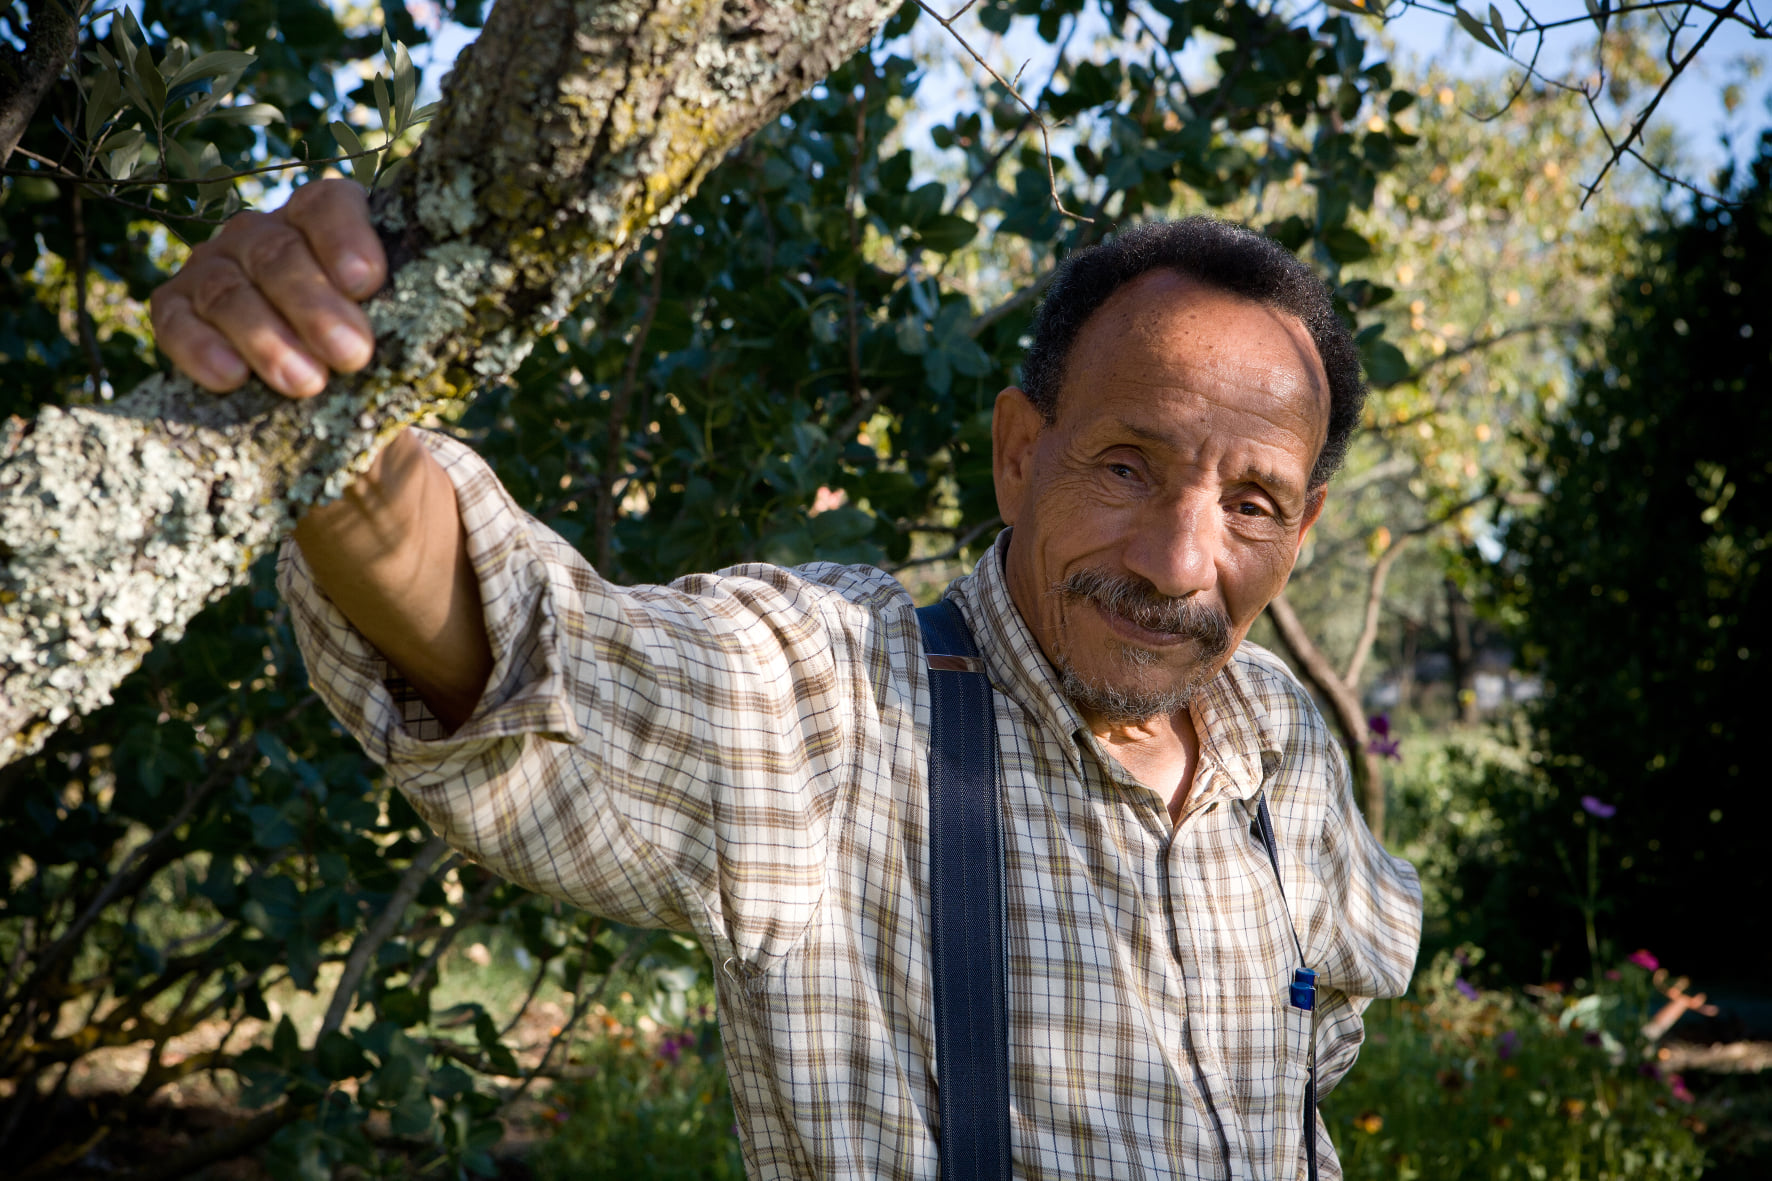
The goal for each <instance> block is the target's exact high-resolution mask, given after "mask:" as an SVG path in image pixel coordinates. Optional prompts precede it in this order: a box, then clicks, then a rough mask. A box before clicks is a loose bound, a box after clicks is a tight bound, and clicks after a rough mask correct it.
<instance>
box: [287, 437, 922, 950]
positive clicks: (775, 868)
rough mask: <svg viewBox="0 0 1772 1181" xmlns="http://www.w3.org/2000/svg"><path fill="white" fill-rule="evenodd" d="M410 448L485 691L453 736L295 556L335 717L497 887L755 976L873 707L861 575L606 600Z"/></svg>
mask: <svg viewBox="0 0 1772 1181" xmlns="http://www.w3.org/2000/svg"><path fill="white" fill-rule="evenodd" d="M421 438H422V439H423V441H424V444H425V446H426V448H427V449H428V450H429V451H430V452H431V454H432V455H433V456H434V457H435V458H436V459H437V460H438V461H439V462H440V463H441V464H442V465H443V467H444V468H445V470H446V471H447V472H448V474H449V476H450V479H451V481H452V482H453V483H454V485H455V488H456V497H457V502H458V504H459V507H460V511H461V514H462V518H463V521H464V524H465V526H466V530H467V539H468V554H469V557H470V560H471V561H472V563H473V567H474V571H475V574H476V576H477V577H478V579H479V584H480V591H481V596H482V601H483V604H484V612H485V622H486V631H487V636H488V638H489V640H490V642H491V646H492V653H493V659H494V664H493V670H492V673H491V676H490V678H489V679H488V682H487V687H486V690H485V692H484V695H483V697H482V699H481V701H480V702H479V704H478V705H477V706H476V708H475V710H474V711H473V713H472V715H471V716H470V717H469V719H468V720H467V722H466V723H465V724H463V725H462V726H461V727H460V728H459V729H457V730H456V731H455V732H453V733H451V734H446V733H445V732H444V729H443V727H442V726H441V725H440V724H439V723H438V722H437V720H436V718H435V717H434V716H433V715H432V714H431V713H430V711H429V710H428V709H427V708H426V707H425V705H424V703H423V702H422V701H420V700H419V699H418V698H417V696H416V695H415V694H413V693H412V692H411V691H410V689H409V688H408V687H406V686H405V685H404V684H403V682H402V681H401V680H400V679H399V677H398V675H397V674H396V673H395V672H394V671H393V670H392V669H391V668H390V667H389V665H388V663H387V661H386V660H385V659H384V658H383V657H382V656H381V654H380V653H379V652H377V651H376V650H375V648H374V647H373V646H372V645H371V644H369V642H368V641H367V640H365V639H364V638H363V636H362V635H361V634H360V633H359V632H357V631H356V629H355V628H353V627H352V626H351V624H350V623H349V621H347V620H346V619H345V617H344V615H343V614H342V612H340V611H339V610H338V608H337V607H336V606H334V605H333V604H332V603H331V602H330V601H329V600H328V599H327V598H326V596H325V595H324V593H323V592H322V591H321V590H320V588H319V587H318V586H317V585H316V584H315V582H314V580H313V577H312V574H311V572H310V570H309V569H308V567H307V565H306V563H305V562H304V560H303V558H302V556H301V553H300V551H299V549H297V548H296V547H295V546H294V545H293V544H292V543H290V544H286V545H285V548H284V551H283V554H282V559H281V563H280V569H279V585H280V588H281V590H282V592H283V595H284V597H285V599H286V601H287V602H288V604H289V606H290V610H291V615H292V618H293V620H294V623H295V628H296V634H297V638H298V641H299V643H300V646H301V650H302V654H303V657H304V659H305V660H306V662H307V666H308V673H309V677H310V679H311V681H312V682H313V684H314V686H315V688H316V689H317V691H318V692H319V693H320V695H321V696H322V698H323V699H324V700H325V702H326V704H327V706H328V707H330V708H331V710H332V711H333V713H334V714H335V715H336V716H337V717H338V718H339V719H340V721H341V722H342V723H343V724H344V725H345V726H346V728H347V729H349V730H350V732H351V733H352V734H353V735H354V736H355V737H356V738H357V739H358V741H359V742H361V743H362V745H363V747H364V749H365V750H366V751H367V752H368V753H369V755H370V756H371V757H372V758H374V759H375V760H377V761H378V762H380V763H382V764H383V765H385V766H386V768H387V770H388V773H389V777H390V778H391V779H392V781H393V782H394V783H395V784H396V785H397V786H398V787H399V788H400V790H401V791H403V792H404V793H405V794H406V795H407V797H408V798H409V799H410V800H411V802H412V804H413V806H414V807H415V808H416V809H417V810H418V812H419V814H420V815H421V816H422V817H423V818H424V819H425V821H426V822H427V823H428V824H430V825H431V826H432V827H433V828H434V829H435V830H436V831H437V832H438V833H439V834H440V835H441V836H443V837H444V839H445V840H447V841H448V842H449V843H450V844H451V845H452V846H454V847H455V848H457V849H459V850H461V851H462V852H464V853H466V854H467V855H469V856H471V857H473V858H474V859H476V860H477V861H480V862H481V863H483V864H485V865H486V866H487V867H488V868H490V869H492V870H494V871H495V872H497V873H499V874H501V875H503V876H505V877H508V878H510V879H511V880H513V881H515V882H518V883H520V884H522V885H524V886H526V887H528V888H530V889H533V890H536V891H538V892H540V893H543V894H547V895H551V896H553V897H558V898H561V899H564V900H566V901H569V902H572V903H574V904H576V905H580V906H584V907H586V908H588V909H592V910H595V911H597V912H598V913H600V914H605V915H609V916H611V917H613V918H616V919H618V920H620V921H622V922H627V923H631V924H634V925H642V926H655V927H668V928H671V929H675V930H682V931H695V932H698V933H703V934H707V933H710V928H718V929H719V931H718V933H719V934H720V935H723V936H724V937H725V938H727V939H730V940H733V941H735V942H742V943H745V944H747V945H748V947H747V949H746V950H748V951H749V952H751V953H753V954H761V955H765V956H766V955H768V954H770V952H771V950H772V949H779V948H780V947H782V946H785V945H786V944H788V943H791V942H792V940H793V939H794V938H796V937H797V935H798V933H799V928H800V927H802V926H803V925H804V923H805V922H806V921H807V920H808V919H809V917H810V914H811V911H812V908H813V907H815V906H816V904H817V901H818V895H819V892H820V889H821V887H822V880H823V871H822V865H823V861H824V845H825V839H826V833H825V832H824V822H825V817H826V815H827V814H828V811H829V808H828V803H827V802H826V801H824V800H822V799H821V798H820V793H821V792H829V791H831V790H833V789H834V788H836V787H839V786H840V785H841V784H842V783H843V782H844V779H845V776H844V775H843V774H842V764H843V763H844V761H845V760H847V759H849V758H851V756H852V751H853V748H854V745H855V743H854V733H853V730H854V720H855V718H856V716H857V711H858V709H864V710H865V707H866V703H865V701H858V698H859V697H865V695H866V691H867V686H866V683H865V678H864V677H860V676H858V674H857V673H856V671H855V670H856V669H866V668H868V667H869V666H870V665H873V664H876V663H877V659H876V660H869V659H867V657H866V654H864V653H859V652H857V651H856V649H857V648H858V647H861V646H866V645H868V644H869V643H870V642H872V641H873V639H874V634H875V632H877V630H878V629H877V628H875V627H874V626H873V625H872V620H873V612H872V611H871V610H870V609H868V608H867V607H864V606H860V605H858V604H857V603H856V602H853V601H851V598H849V597H845V593H844V591H845V590H848V591H850V592H853V591H854V590H855V589H856V588H854V587H845V586H844V580H845V578H848V579H850V580H851V581H854V580H865V579H866V578H867V577H868V576H867V575H866V574H863V573H860V572H855V573H853V574H850V573H846V572H845V568H839V567H828V568H826V569H827V572H828V574H829V577H830V581H829V582H820V581H817V580H816V576H814V577H808V574H807V572H806V571H804V570H801V571H790V570H783V569H780V568H777V567H768V566H755V567H742V568H738V569H735V570H732V571H728V572H724V573H723V574H720V575H708V576H696V577H692V578H688V579H683V580H680V581H679V582H677V583H675V584H673V585H672V586H670V587H658V586H647V587H633V588H624V587H617V586H614V585H613V584H611V583H609V582H607V581H605V580H604V579H603V578H601V577H600V576H599V575H598V574H597V573H596V572H595V571H594V570H593V569H591V567H590V565H589V564H588V563H586V562H585V560H584V559H583V557H582V556H580V555H579V554H578V552H577V551H576V550H574V549H573V548H572V546H571V545H569V544H568V543H567V542H566V541H565V540H564V539H562V538H560V537H559V536H558V535H557V534H555V533H553V532H552V531H550V530H548V529H547V528H545V527H544V526H542V525H541V524H540V523H538V522H537V521H535V520H534V519H533V518H531V517H529V516H528V515H527V514H526V513H524V512H522V511H521V510H520V509H519V508H518V507H517V506H516V505H515V503H514V502H513V501H512V500H511V498H510V496H509V494H508V493H507V492H506V491H505V490H504V488H503V487H502V486H500V485H499V483H498V481H497V479H496V478H495V477H494V475H493V473H492V472H491V470H490V469H489V468H488V467H487V466H486V464H485V463H484V461H482V460H481V459H479V457H477V456H476V455H474V454H473V452H472V451H470V450H469V449H468V448H467V447H466V446H464V445H462V444H460V443H457V442H455V441H453V440H450V439H448V438H445V437H443V436H441V435H437V434H430V433H421ZM876 573H877V572H876ZM880 577H882V578H884V577H887V576H884V575H881V576H880ZM893 587H894V588H895V587H896V584H893ZM863 589H864V590H865V589H867V588H863ZM875 589H876V590H877V591H878V592H879V593H878V594H876V596H875V597H876V598H878V597H881V595H884V596H886V597H890V592H889V591H888V590H887V589H886V588H875ZM860 597H862V598H864V599H865V598H866V597H867V595H866V594H862V595H861V596H860ZM907 604H908V600H907ZM738 927H743V928H744V929H743V930H742V931H741V930H738V929H736V928H738Z"/></svg>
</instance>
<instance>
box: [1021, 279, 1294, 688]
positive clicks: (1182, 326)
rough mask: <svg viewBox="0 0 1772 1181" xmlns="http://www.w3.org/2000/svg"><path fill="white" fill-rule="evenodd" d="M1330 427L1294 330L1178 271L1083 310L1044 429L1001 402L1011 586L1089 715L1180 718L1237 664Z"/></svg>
mask: <svg viewBox="0 0 1772 1181" xmlns="http://www.w3.org/2000/svg"><path fill="white" fill-rule="evenodd" d="M1328 422H1329V383H1328V379H1327V376H1326V375H1325V373H1324V371H1323V366H1322V363H1321V361H1320V360H1319V359H1318V357H1317V352H1316V349H1315V347H1314V346H1313V345H1312V343H1311V339H1310V335H1309V333H1307V332H1306V331H1305V329H1304V327H1303V325H1301V324H1299V323H1298V321H1297V320H1295V319H1293V318H1292V317H1291V316H1288V315H1286V314H1285V313H1283V312H1278V311H1274V310H1273V309H1270V308H1266V307H1263V306H1262V305H1260V304H1258V303H1255V302H1252V301H1250V300H1246V299H1242V298H1240V297H1238V296H1234V295H1227V294H1225V293H1223V292H1219V291H1215V290H1213V289H1211V288H1208V287H1205V286H1203V285H1201V284H1199V283H1197V282H1194V281H1193V280H1190V279H1184V278H1182V277H1181V276H1180V275H1177V274H1176V273H1174V272H1172V271H1155V272H1151V273H1149V274H1146V275H1143V276H1141V277H1140V278H1138V279H1136V280H1134V281H1133V282H1132V283H1129V284H1127V285H1126V286H1125V287H1123V288H1121V289H1120V290H1119V291H1117V292H1115V293H1114V295H1113V296H1112V297H1111V298H1110V299H1109V300H1108V301H1107V303H1105V304H1103V305H1102V307H1101V308H1100V309H1099V310H1098V311H1097V312H1096V313H1095V314H1094V315H1093V316H1091V317H1090V318H1089V321H1088V322H1087V323H1086V324H1085V325H1084V326H1083V329H1082V331H1081V332H1080V333H1079V334H1078V336H1077V339H1076V343H1075V345H1074V346H1073V348H1072V350H1071V355H1070V358H1069V360H1068V362H1067V363H1066V371H1065V380H1064V387H1063V390H1062V392H1061V393H1060V395H1059V399H1058V408H1057V419H1056V421H1054V422H1053V423H1052V424H1050V425H1048V424H1046V423H1045V421H1044V420H1043V419H1042V418H1041V416H1040V413H1039V411H1037V410H1036V409H1035V408H1034V406H1033V404H1032V403H1030V402H1029V401H1028V400H1027V398H1026V396H1025V395H1024V394H1023V393H1022V392H1021V391H1020V390H1019V389H1015V388H1010V389H1007V390H1004V391H1003V392H1002V393H1001V394H999V395H998V396H997V404H996V412H995V417H994V419H993V424H992V431H993V461H994V469H995V476H996V488H997V503H998V506H999V508H1000V509H1001V511H1002V515H1003V520H1004V521H1005V522H1006V523H1007V524H1009V525H1012V526H1014V528H1015V532H1014V533H1013V534H1012V535H1011V538H1010V543H1009V554H1008V559H1007V572H1008V579H1009V589H1010V595H1011V597H1012V598H1013V599H1014V601H1015V605H1016V608H1017V609H1018V610H1019V611H1020V612H1021V615H1022V617H1023V618H1024V619H1025V620H1026V621H1027V623H1028V626H1029V627H1030V628H1032V630H1033V632H1034V635H1035V637H1036V638H1037V639H1038V640H1039V642H1040V646H1041V647H1042V649H1044V651H1045V653H1046V655H1047V657H1048V658H1049V659H1050V660H1051V661H1052V662H1053V664H1054V666H1055V667H1056V668H1057V669H1058V670H1059V671H1060V673H1061V674H1062V675H1063V677H1064V681H1065V690H1066V692H1067V693H1068V694H1069V695H1070V697H1071V698H1072V700H1073V701H1075V702H1076V703H1077V705H1078V706H1079V707H1080V708H1081V709H1082V710H1083V712H1084V713H1085V715H1088V716H1090V717H1091V718H1092V720H1094V719H1100V720H1105V721H1109V722H1132V721H1139V720H1143V719H1145V718H1152V717H1157V716H1159V715H1163V714H1169V713H1173V712H1175V711H1176V710H1178V709H1180V708H1183V707H1185V706H1186V704H1187V702H1188V699H1189V698H1190V697H1191V695H1192V693H1193V691H1194V689H1196V688H1197V687H1198V686H1200V685H1202V684H1204V683H1205V682H1206V681H1208V680H1210V679H1211V678H1212V677H1213V676H1214V675H1216V674H1217V673H1218V671H1219V670H1220V669H1221V668H1223V667H1224V665H1225V664H1226V663H1227V662H1228V661H1229V659H1230V655H1231V653H1232V652H1233V651H1235V649H1236V646H1237V644H1239V643H1241V642H1242V640H1243V637H1244V636H1246V635H1247V634H1248V632H1249V627H1250V625H1251V624H1252V623H1254V622H1255V617H1256V616H1257V615H1259V614H1261V610H1262V608H1263V607H1265V606H1267V604H1268V601H1269V600H1271V599H1272V598H1273V597H1274V596H1275V595H1277V594H1279V593H1280V590H1281V588H1283V587H1284V586H1285V585H1286V578H1287V576H1288V575H1289V574H1290V573H1291V572H1292V565H1293V563H1294V562H1295V561H1296V560H1297V558H1298V551H1299V547H1300V546H1301V545H1302V544H1303V541H1304V537H1305V534H1306V532H1307V531H1308V530H1309V529H1310V527H1311V525H1312V524H1313V523H1314V522H1315V521H1316V519H1317V514H1318V513H1319V512H1320V511H1321V510H1322V505H1323V489H1321V488H1317V489H1312V488H1311V487H1310V473H1311V469H1312V467H1313V466H1314V465H1315V463H1316V458H1317V453H1318V452H1319V451H1320V450H1321V449H1322V446H1323V442H1324V438H1325V435H1326V433H1327V429H1328Z"/></svg>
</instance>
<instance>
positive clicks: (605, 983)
mask: <svg viewBox="0 0 1772 1181" xmlns="http://www.w3.org/2000/svg"><path fill="white" fill-rule="evenodd" d="M655 937H656V932H651V931H648V932H646V933H645V934H643V935H638V936H636V937H634V938H633V939H631V940H630V941H629V943H628V945H627V946H626V947H624V948H622V952H621V955H619V956H617V957H616V960H615V962H614V963H612V964H610V965H609V971H607V972H605V973H604V974H603V979H602V981H601V982H600V983H599V984H598V985H597V987H596V988H594V989H592V990H591V991H590V992H583V991H581V992H579V993H578V995H577V996H575V997H574V998H573V1002H572V1012H571V1013H570V1014H568V1015H567V1017H566V1020H565V1021H563V1022H561V1023H560V1028H559V1030H558V1031H557V1032H555V1034H554V1035H553V1036H552V1037H550V1038H549V1039H548V1045H547V1048H546V1049H545V1050H543V1051H542V1054H541V1061H540V1062H537V1063H536V1064H535V1066H534V1068H533V1069H530V1070H526V1071H524V1072H523V1081H522V1082H520V1083H518V1084H517V1089H516V1090H515V1091H512V1092H511V1093H510V1095H509V1096H507V1097H506V1099H505V1101H504V1103H503V1104H501V1105H500V1106H499V1113H500V1114H503V1113H504V1112H507V1111H509V1110H510V1109H511V1107H512V1106H513V1105H514V1104H515V1103H516V1102H517V1100H519V1099H521V1098H522V1097H523V1096H524V1095H526V1094H528V1092H529V1088H530V1087H532V1086H534V1085H535V1080H536V1079H537V1078H539V1077H541V1075H542V1072H543V1071H545V1070H546V1069H547V1068H548V1062H549V1060H550V1059H552V1058H553V1056H554V1051H555V1050H556V1049H557V1048H558V1047H559V1045H560V1043H561V1042H562V1041H563V1040H565V1038H566V1035H567V1034H568V1033H570V1032H571V1031H572V1030H573V1028H574V1027H576V1026H577V1025H578V1023H579V1021H580V1019H582V1018H583V1017H584V1015H585V1013H586V1012H588V1011H589V1010H590V1007H591V1006H592V1005H594V1004H596V1003H597V1001H599V1000H600V999H602V996H603V994H604V993H605V992H607V991H609V984H610V982H611V981H612V980H614V979H615V978H616V976H617V975H618V974H619V973H620V972H622V971H623V970H624V969H626V968H627V966H628V964H630V963H631V962H633V960H634V959H635V958H636V957H637V956H638V955H639V954H640V952H641V951H642V950H644V949H645V948H648V947H650V946H652V941H653V939H654V938H655ZM582 983H583V982H582V981H581V982H580V984H581V986H582Z"/></svg>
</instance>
